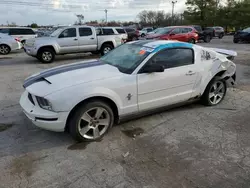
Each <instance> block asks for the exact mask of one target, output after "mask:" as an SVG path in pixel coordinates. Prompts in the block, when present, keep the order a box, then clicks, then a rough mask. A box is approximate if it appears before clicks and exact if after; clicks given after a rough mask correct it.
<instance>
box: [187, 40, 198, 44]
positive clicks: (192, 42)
mask: <svg viewBox="0 0 250 188" xmlns="http://www.w3.org/2000/svg"><path fill="white" fill-rule="evenodd" d="M188 42H189V43H191V44H195V43H196V41H195V39H190V40H189V41H188Z"/></svg>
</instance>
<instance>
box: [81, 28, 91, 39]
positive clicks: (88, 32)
mask: <svg viewBox="0 0 250 188" xmlns="http://www.w3.org/2000/svg"><path fill="white" fill-rule="evenodd" d="M79 35H80V37H84V36H91V35H92V30H91V28H88V27H81V28H79Z"/></svg>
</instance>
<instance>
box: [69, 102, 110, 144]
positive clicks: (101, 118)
mask: <svg viewBox="0 0 250 188" xmlns="http://www.w3.org/2000/svg"><path fill="white" fill-rule="evenodd" d="M113 124H114V113H113V111H112V109H111V108H110V106H109V105H107V104H106V103H104V102H102V101H90V102H88V103H86V104H83V105H82V106H80V107H79V108H78V109H77V110H76V111H75V113H74V115H73V116H72V118H71V119H70V121H69V131H70V134H71V135H72V136H73V137H74V138H75V139H76V140H77V141H96V140H100V139H101V138H102V137H103V136H104V135H105V133H107V132H108V130H109V129H110V128H111V127H112V126H113Z"/></svg>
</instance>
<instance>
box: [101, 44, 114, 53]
mask: <svg viewBox="0 0 250 188" xmlns="http://www.w3.org/2000/svg"><path fill="white" fill-rule="evenodd" d="M113 48H114V47H113V46H112V45H110V44H104V45H103V46H102V49H101V55H106V54H107V53H109V52H110V51H111V50H113Z"/></svg>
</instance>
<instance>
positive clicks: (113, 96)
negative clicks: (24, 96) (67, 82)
mask: <svg viewBox="0 0 250 188" xmlns="http://www.w3.org/2000/svg"><path fill="white" fill-rule="evenodd" d="M92 97H106V98H108V99H110V100H112V101H113V102H114V103H115V104H116V106H117V109H118V114H120V109H121V107H122V100H121V98H120V97H119V95H118V94H117V93H115V92H114V91H113V90H111V89H107V88H103V87H95V88H91V87H84V88H83V87H80V86H73V87H69V88H66V89H63V90H60V91H57V92H55V93H52V94H50V95H48V96H46V99H48V100H49V101H50V102H51V103H52V106H53V109H54V110H55V111H58V112H69V111H71V110H72V109H73V108H74V107H75V106H76V105H77V104H79V103H80V102H82V101H84V100H86V99H89V98H92Z"/></svg>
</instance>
